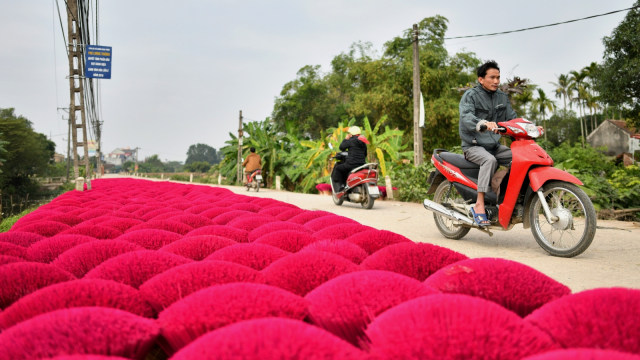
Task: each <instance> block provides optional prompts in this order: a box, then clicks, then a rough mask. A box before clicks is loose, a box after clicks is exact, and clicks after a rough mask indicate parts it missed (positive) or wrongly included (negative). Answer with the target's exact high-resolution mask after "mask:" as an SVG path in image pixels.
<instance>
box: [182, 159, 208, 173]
mask: <svg viewBox="0 0 640 360" xmlns="http://www.w3.org/2000/svg"><path fill="white" fill-rule="evenodd" d="M211 166H212V165H211V164H209V163H208V162H206V161H194V162H192V163H189V164H187V165H185V166H184V169H185V170H186V171H190V172H198V173H206V172H207V171H209V169H211Z"/></svg>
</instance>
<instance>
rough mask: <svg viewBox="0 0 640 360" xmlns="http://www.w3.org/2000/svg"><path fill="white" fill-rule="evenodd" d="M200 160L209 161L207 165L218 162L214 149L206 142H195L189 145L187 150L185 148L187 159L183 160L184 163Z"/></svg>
mask: <svg viewBox="0 0 640 360" xmlns="http://www.w3.org/2000/svg"><path fill="white" fill-rule="evenodd" d="M202 161H205V162H207V163H209V165H214V164H217V163H219V162H220V160H219V159H218V154H217V153H216V149H214V148H212V147H211V146H209V145H206V144H195V145H191V146H189V150H187V160H185V162H184V163H185V165H189V164H191V163H194V162H202Z"/></svg>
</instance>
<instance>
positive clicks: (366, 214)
mask: <svg viewBox="0 0 640 360" xmlns="http://www.w3.org/2000/svg"><path fill="white" fill-rule="evenodd" d="M203 186H208V185H203ZM214 186H217V185H214ZM223 187H225V188H228V189H229V190H231V191H233V192H235V193H238V194H242V195H248V196H258V197H267V198H272V199H276V200H280V201H284V202H287V203H290V204H294V205H296V206H298V207H300V208H302V209H307V210H324V211H329V212H332V213H335V214H338V215H342V216H346V217H349V218H352V219H354V220H356V221H358V222H359V223H361V224H364V225H368V226H371V227H374V228H376V229H381V230H389V231H393V232H395V233H398V234H402V235H404V236H406V237H408V238H409V239H411V240H413V241H416V242H424V243H430V244H434V245H438V246H442V247H446V248H449V249H451V250H454V251H457V252H459V253H462V254H465V255H467V256H469V257H472V258H476V257H498V258H503V259H509V260H513V261H517V262H520V263H522V264H526V265H528V266H531V267H532V268H534V269H537V270H538V271H540V272H542V273H544V274H546V275H548V276H550V277H552V278H554V279H556V280H557V281H559V282H561V283H563V284H565V285H567V286H569V287H570V288H571V290H572V291H573V292H578V291H582V290H586V289H593V288H602V287H626V288H634V289H640V224H638V223H633V222H622V221H611V220H598V227H597V230H596V235H595V238H594V240H593V243H592V244H591V246H590V247H589V249H587V250H586V251H585V252H584V253H582V254H581V255H578V256H577V257H574V258H569V259H567V258H560V257H554V256H550V255H548V253H547V252H545V251H544V250H542V248H540V246H538V244H537V243H536V241H535V239H534V238H533V235H532V234H531V231H530V229H526V230H525V229H523V228H522V225H516V226H514V227H513V229H511V230H509V231H495V232H494V233H493V236H491V237H490V236H488V235H486V234H484V233H482V232H480V231H478V230H471V231H470V232H469V234H467V235H466V236H465V237H464V238H462V239H460V240H449V239H446V238H444V237H443V236H441V235H440V233H439V232H438V229H437V228H436V226H435V222H434V220H433V215H432V213H431V212H429V211H427V210H425V209H424V207H423V206H422V204H416V203H405V202H399V201H389V200H385V201H376V203H375V205H374V207H373V209H371V210H365V209H363V208H362V207H360V205H359V204H351V203H346V202H345V203H344V204H343V205H342V206H337V205H335V204H334V203H333V201H332V200H331V197H330V196H325V195H315V194H299V193H292V192H287V191H276V190H270V189H264V188H263V189H261V190H260V191H259V192H257V193H256V192H255V191H254V190H251V191H250V192H247V190H246V188H243V187H236V186H223Z"/></svg>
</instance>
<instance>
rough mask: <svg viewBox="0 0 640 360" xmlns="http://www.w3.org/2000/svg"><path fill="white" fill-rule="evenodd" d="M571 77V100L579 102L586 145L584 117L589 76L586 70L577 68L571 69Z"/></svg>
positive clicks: (582, 132) (581, 129)
mask: <svg viewBox="0 0 640 360" xmlns="http://www.w3.org/2000/svg"><path fill="white" fill-rule="evenodd" d="M569 74H570V77H569V81H570V85H569V88H570V89H571V92H570V94H571V96H570V100H571V101H572V102H575V103H577V104H578V110H580V134H581V141H582V146H583V147H584V142H585V138H586V137H585V134H584V132H585V129H584V123H583V121H584V117H583V99H584V98H585V94H586V93H587V91H586V88H587V83H586V82H585V78H586V77H587V75H586V72H585V71H584V69H583V70H581V71H575V70H571V72H569ZM574 92H575V96H573V93H574Z"/></svg>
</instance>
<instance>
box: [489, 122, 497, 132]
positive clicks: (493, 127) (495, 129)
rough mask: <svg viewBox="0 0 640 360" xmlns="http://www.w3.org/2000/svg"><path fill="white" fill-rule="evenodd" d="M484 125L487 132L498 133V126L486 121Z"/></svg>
mask: <svg viewBox="0 0 640 360" xmlns="http://www.w3.org/2000/svg"><path fill="white" fill-rule="evenodd" d="M486 125H487V130H491V131H493V132H494V133H498V128H499V126H498V124H496V123H495V122H493V121H487V123H486Z"/></svg>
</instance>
